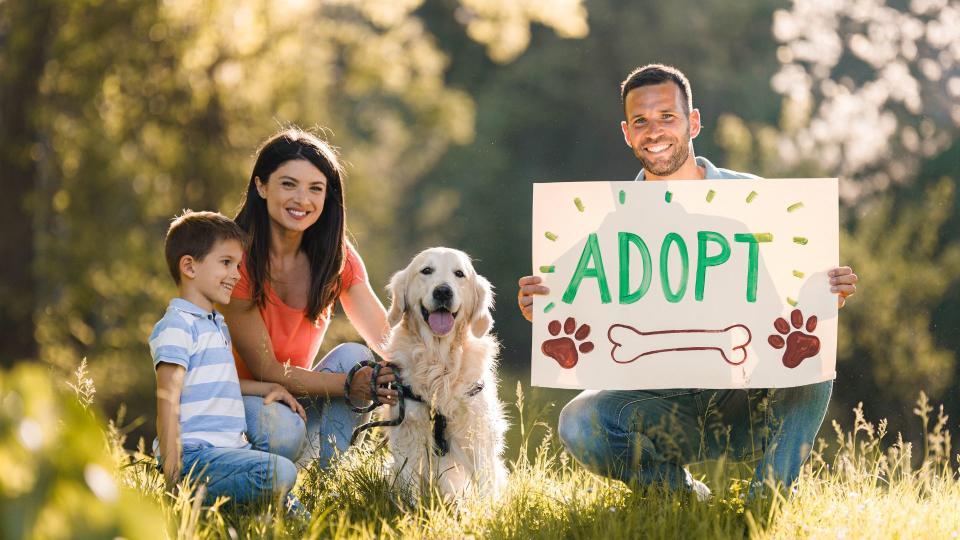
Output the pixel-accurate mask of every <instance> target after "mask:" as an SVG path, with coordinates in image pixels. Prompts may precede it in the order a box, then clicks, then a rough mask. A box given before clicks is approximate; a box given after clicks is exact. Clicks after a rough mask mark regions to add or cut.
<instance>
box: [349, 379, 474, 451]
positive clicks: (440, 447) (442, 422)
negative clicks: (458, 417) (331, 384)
mask: <svg viewBox="0 0 960 540" xmlns="http://www.w3.org/2000/svg"><path fill="white" fill-rule="evenodd" d="M368 366H369V367H370V368H372V369H373V374H371V376H370V396H371V401H370V404H369V405H364V406H360V407H358V406H356V405H354V404H353V402H352V401H350V386H351V383H352V382H353V376H354V375H356V373H357V371H359V370H360V369H361V368H364V367H368ZM383 366H384V365H383V364H380V363H377V362H374V361H373V360H364V361H362V362H360V363H358V364H357V365H355V366H353V368H351V369H350V371H349V372H348V373H347V379H346V381H344V383H343V396H344V399H346V401H347V406H349V407H350V410H352V411H353V412H358V413H367V412H370V411H372V410H374V409H376V408H377V407H379V406H380V405H383V402H382V401H380V396H378V395H377V377H379V376H380V370H381V369H383ZM394 375H395V376H396V380H395V381H393V382H392V383H389V384H387V388H389V389H392V390H398V391H399V392H400V398H401V399H399V400H397V409H398V411H397V412H398V414H397V417H396V418H394V419H393V420H373V421H370V422H366V423H364V424H360V425H359V426H357V427H356V428H354V430H353V434H352V436H351V437H350V444H351V445H353V444H354V443H355V442H356V441H357V438H358V437H359V436H360V434H361V433H363V432H364V431H366V430H368V429H371V428H375V427H380V426H399V425H400V423H401V422H403V419H404V418H405V417H406V406H405V403H406V401H407V400H408V399H409V400H411V401H416V402H417V403H424V404H426V403H427V401H426V400H424V399H423V398H422V397H420V396H418V395H417V394H415V393H414V392H413V389H412V388H410V386H409V385H406V384H403V380H402V379H401V378H400V372H399V371H398V370H397V369H396V368H394ZM483 387H484V384H483V381H477V382H475V383H473V386H471V387H470V389H469V390H467V393H466V396H467V397H473V396H475V395H477V394H479V393H480V392H482V391H483ZM430 421H431V422H433V453H434V455H437V456H445V455H447V452H449V451H450V443H449V442H448V441H447V438H446V436H445V433H446V430H447V417H446V416H444V414H443V413H441V412H440V411H438V410H436V409H432V410H431V413H430Z"/></svg>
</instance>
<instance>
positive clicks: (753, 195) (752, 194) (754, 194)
mask: <svg viewBox="0 0 960 540" xmlns="http://www.w3.org/2000/svg"><path fill="white" fill-rule="evenodd" d="M756 198H757V192H756V191H751V192H750V194H749V195H747V202H748V203H752V202H753V200H754V199H756Z"/></svg>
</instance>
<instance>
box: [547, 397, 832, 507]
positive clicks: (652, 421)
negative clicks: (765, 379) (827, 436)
mask: <svg viewBox="0 0 960 540" xmlns="http://www.w3.org/2000/svg"><path fill="white" fill-rule="evenodd" d="M832 389H833V381H827V382H822V383H818V384H812V385H808V386H798V387H794V388H779V389H757V390H699V389H676V390H632V391H592V390H588V391H586V392H583V393H581V394H580V395H579V396H577V397H576V398H574V399H573V400H572V401H570V403H568V404H567V405H566V406H565V407H564V408H563V410H562V411H561V412H560V422H559V429H558V432H559V436H560V440H561V441H563V444H564V446H565V447H566V448H567V451H568V452H570V454H572V455H573V456H574V457H575V458H576V459H577V460H578V461H579V462H580V463H582V464H583V465H584V466H585V467H586V468H587V469H589V470H591V471H593V472H594V473H597V474H601V475H604V476H608V477H610V478H615V479H617V480H621V481H623V482H627V483H638V484H657V483H659V484H663V485H666V486H669V487H673V488H681V487H687V488H689V487H690V486H691V485H692V478H691V476H690V473H689V472H688V471H687V470H686V469H685V467H684V466H685V465H686V464H687V463H692V462H697V461H703V460H707V459H717V458H719V457H720V456H722V455H727V456H730V457H732V458H733V459H750V458H755V457H757V456H759V458H760V459H759V463H758V464H757V467H756V470H755V474H754V483H753V487H754V488H756V487H757V486H760V485H762V484H763V483H765V482H768V481H773V482H774V483H775V484H777V485H781V486H787V487H789V486H790V485H791V484H793V482H794V480H796V479H797V476H799V474H800V467H801V465H803V462H804V460H805V459H806V458H807V456H808V455H809V453H810V450H811V449H812V448H813V443H814V440H815V438H816V435H817V432H818V431H819V429H820V424H821V423H822V422H823V417H824V415H825V414H826V410H827V404H828V403H829V402H830V394H831V392H832Z"/></svg>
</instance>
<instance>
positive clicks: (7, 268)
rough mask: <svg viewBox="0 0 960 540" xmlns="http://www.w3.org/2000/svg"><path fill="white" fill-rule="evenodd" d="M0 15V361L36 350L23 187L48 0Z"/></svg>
mask: <svg viewBox="0 0 960 540" xmlns="http://www.w3.org/2000/svg"><path fill="white" fill-rule="evenodd" d="M5 10H6V14H4V15H0V17H2V18H3V19H6V20H0V50H2V51H3V58H2V60H0V185H2V186H3V192H2V195H0V268H2V270H0V276H2V278H0V367H7V366H10V365H12V364H13V363H14V362H17V361H19V360H26V359H34V358H36V357H37V342H36V338H35V336H34V333H35V325H34V313H35V311H36V308H37V306H36V298H37V294H36V283H35V280H34V274H33V266H34V257H35V255H36V250H35V246H34V233H35V231H34V225H33V224H34V221H33V216H32V212H31V211H30V206H31V204H33V205H35V204H36V201H31V200H30V194H31V193H32V192H33V188H34V186H35V185H36V174H37V166H36V159H35V152H34V150H33V149H34V145H35V144H36V143H37V141H38V140H39V134H38V129H37V126H36V125H35V122H34V118H33V111H34V110H35V107H36V105H37V103H38V100H39V93H40V92H39V83H40V78H41V77H42V75H43V70H44V66H45V65H46V61H47V53H48V50H49V47H50V44H51V43H52V41H53V37H54V35H55V32H54V28H53V26H54V21H55V17H54V13H55V5H54V2H52V1H35V2H34V1H29V0H12V1H10V2H7V3H6V6H5Z"/></svg>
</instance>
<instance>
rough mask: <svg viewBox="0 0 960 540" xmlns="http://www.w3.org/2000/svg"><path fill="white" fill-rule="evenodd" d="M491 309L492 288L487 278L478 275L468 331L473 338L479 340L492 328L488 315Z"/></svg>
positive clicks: (489, 315)
mask: <svg viewBox="0 0 960 540" xmlns="http://www.w3.org/2000/svg"><path fill="white" fill-rule="evenodd" d="M492 309H493V286H492V285H490V282H489V281H487V278H485V277H483V276H481V275H479V274H478V275H477V277H476V280H475V282H474V305H473V313H471V314H470V331H471V332H473V335H474V336H476V337H478V338H480V337H483V336H485V335H487V332H489V331H490V327H491V326H493V316H492V315H491V314H490V310H492Z"/></svg>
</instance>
